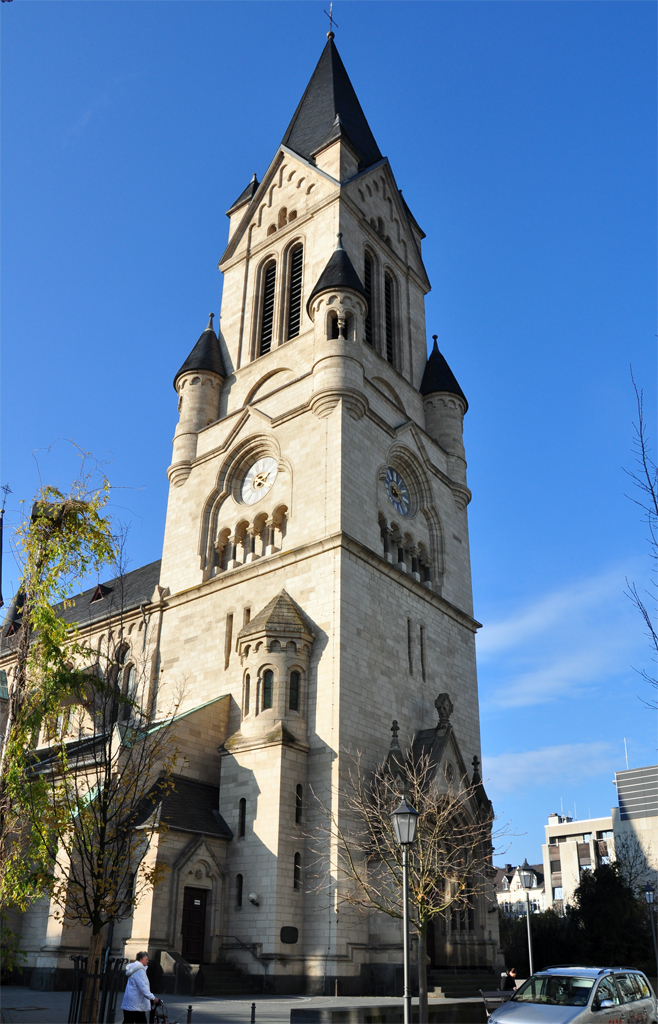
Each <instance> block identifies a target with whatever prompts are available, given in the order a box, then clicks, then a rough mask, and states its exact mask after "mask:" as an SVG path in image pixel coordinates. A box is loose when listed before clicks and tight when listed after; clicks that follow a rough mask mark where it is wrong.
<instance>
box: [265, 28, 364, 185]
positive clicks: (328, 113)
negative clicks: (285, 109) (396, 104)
mask: <svg viewBox="0 0 658 1024" xmlns="http://www.w3.org/2000/svg"><path fill="white" fill-rule="evenodd" d="M328 36H329V39H328V40H327V45H326V46H325V48H324V50H323V51H322V56H321V57H320V60H319V61H318V63H317V67H316V69H315V71H314V72H313V74H312V76H311V80H310V82H309V83H308V85H307V86H306V91H305V93H304V95H303V96H302V98H301V100H300V102H299V106H298V107H297V110H296V111H295V113H294V115H293V119H292V121H291V122H290V124H289V125H288V130H287V131H286V134H285V135H284V136H283V140H282V143H283V145H284V146H287V147H288V148H289V149H292V150H294V152H295V153H299V155H300V156H303V157H304V159H305V160H309V161H312V157H313V153H315V152H317V150H318V149H320V148H321V147H322V145H323V144H326V143H327V142H329V141H331V138H332V136H333V134H334V133H336V116H337V115H340V119H339V122H338V125H339V127H340V130H341V131H344V132H345V134H346V135H347V137H348V138H349V140H350V143H351V145H352V146H353V147H354V149H355V150H356V152H357V153H358V155H359V158H360V161H361V163H360V167H359V169H360V170H363V169H364V168H365V167H370V165H371V164H374V163H377V161H378V160H381V159H382V154H381V153H380V152H379V146H378V145H377V143H376V142H375V138H374V136H373V134H372V132H371V131H370V126H369V124H368V122H367V121H366V117H365V114H364V113H363V111H362V109H361V104H360V103H359V101H358V99H357V98H356V93H355V92H354V88H353V86H352V83H351V82H350V80H349V77H348V74H347V71H346V70H345V67H344V65H343V62H342V60H341V59H340V57H339V55H338V50H337V49H336V44H335V43H334V40H333V32H329V33H328ZM335 137H336V138H338V134H336V135H335Z"/></svg>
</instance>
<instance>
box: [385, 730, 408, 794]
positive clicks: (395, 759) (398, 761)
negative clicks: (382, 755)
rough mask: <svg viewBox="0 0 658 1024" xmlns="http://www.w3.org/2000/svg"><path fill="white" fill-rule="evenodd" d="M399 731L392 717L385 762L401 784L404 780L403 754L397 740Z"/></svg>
mask: <svg viewBox="0 0 658 1024" xmlns="http://www.w3.org/2000/svg"><path fill="white" fill-rule="evenodd" d="M399 731H400V726H399V725H398V723H397V719H393V724H392V725H391V733H392V734H393V735H392V738H391V746H390V748H389V751H388V756H387V758H386V763H387V765H388V770H389V771H390V773H391V775H392V776H393V778H394V779H397V781H398V783H399V784H400V786H402V785H403V780H404V755H403V753H402V750H401V749H400V741H399V740H398V732H399Z"/></svg>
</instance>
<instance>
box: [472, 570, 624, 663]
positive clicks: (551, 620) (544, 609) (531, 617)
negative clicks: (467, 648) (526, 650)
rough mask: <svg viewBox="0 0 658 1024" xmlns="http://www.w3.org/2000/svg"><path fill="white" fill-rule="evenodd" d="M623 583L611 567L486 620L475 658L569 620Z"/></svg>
mask: <svg viewBox="0 0 658 1024" xmlns="http://www.w3.org/2000/svg"><path fill="white" fill-rule="evenodd" d="M624 585H625V584H624V573H623V572H622V571H621V570H618V569H615V570H614V571H611V572H607V573H604V574H602V575H599V576H594V577H593V578H591V579H586V580H580V581H578V582H577V583H574V584H573V585H572V586H569V587H564V588H562V589H560V590H557V591H555V592H554V593H552V594H547V595H546V596H544V597H540V598H538V599H537V600H536V601H534V602H533V603H531V604H530V605H529V606H527V607H525V608H523V610H521V611H516V612H514V613H513V614H512V615H510V616H509V617H508V618H507V619H503V620H502V621H500V622H492V623H486V624H485V625H484V626H483V628H482V629H481V630H480V632H479V633H478V658H479V659H481V660H482V659H484V658H486V657H488V656H490V655H494V654H496V653H498V652H499V651H504V650H509V649H510V648H514V647H518V646H519V643H520V642H522V641H524V640H527V639H529V638H530V637H531V636H536V635H537V634H540V633H545V632H546V631H547V630H548V629H552V628H553V627H554V626H556V625H558V624H560V623H565V622H569V621H573V616H574V615H575V616H577V617H581V616H582V615H583V614H586V613H587V612H588V611H590V610H591V609H593V608H595V607H596V606H597V605H601V604H605V603H607V602H608V601H610V599H616V598H618V597H619V596H620V595H621V594H622V593H623V590H624Z"/></svg>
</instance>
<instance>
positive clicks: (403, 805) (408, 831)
mask: <svg viewBox="0 0 658 1024" xmlns="http://www.w3.org/2000/svg"><path fill="white" fill-rule="evenodd" d="M391 821H392V822H393V829H394V831H395V838H396V840H397V842H398V843H399V844H400V846H410V845H411V844H412V843H413V841H414V840H415V838H416V827H417V825H418V811H416V810H415V809H414V808H413V807H412V806H411V804H410V803H408V801H407V798H406V797H404V796H403V797H402V800H401V802H400V806H399V807H396V808H395V810H394V811H393V813H392V814H391Z"/></svg>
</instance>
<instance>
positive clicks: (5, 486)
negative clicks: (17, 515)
mask: <svg viewBox="0 0 658 1024" xmlns="http://www.w3.org/2000/svg"><path fill="white" fill-rule="evenodd" d="M0 491H2V508H1V509H0V512H4V510H5V505H6V503H7V495H8V494H11V493H12V489H11V487H10V486H9V484H3V486H2V487H0Z"/></svg>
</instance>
